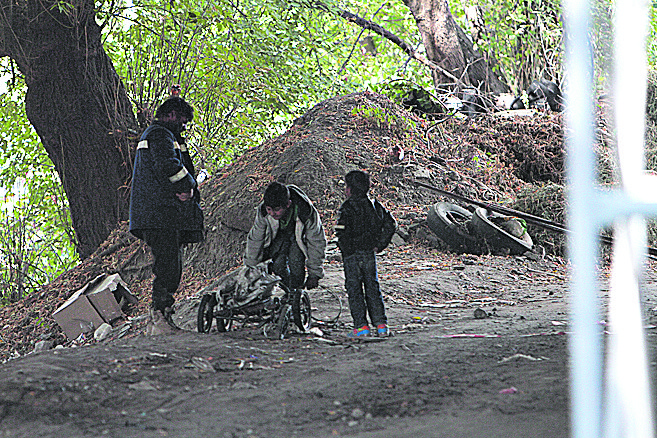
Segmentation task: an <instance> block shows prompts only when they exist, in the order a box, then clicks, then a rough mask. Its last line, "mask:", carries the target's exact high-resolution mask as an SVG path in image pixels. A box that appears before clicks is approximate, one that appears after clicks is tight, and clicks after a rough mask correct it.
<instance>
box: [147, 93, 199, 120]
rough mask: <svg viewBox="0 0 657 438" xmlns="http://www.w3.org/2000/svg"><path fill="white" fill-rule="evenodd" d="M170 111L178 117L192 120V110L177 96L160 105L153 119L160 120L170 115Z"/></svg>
mask: <svg viewBox="0 0 657 438" xmlns="http://www.w3.org/2000/svg"><path fill="white" fill-rule="evenodd" d="M172 111H175V112H176V113H178V115H181V116H183V117H186V118H187V119H188V120H190V121H191V120H192V119H193V118H194V108H192V106H191V105H190V104H188V103H187V102H185V99H183V98H182V97H178V96H174V97H170V98H168V99H167V100H165V101H164V102H162V105H160V106H159V108H158V109H157V111H156V112H155V118H156V119H159V118H162V117H164V116H166V115H168V114H171V112H172Z"/></svg>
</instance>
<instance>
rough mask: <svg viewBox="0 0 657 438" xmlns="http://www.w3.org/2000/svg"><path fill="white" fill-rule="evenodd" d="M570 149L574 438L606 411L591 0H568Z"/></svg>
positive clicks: (581, 437)
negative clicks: (595, 189) (589, 1)
mask: <svg viewBox="0 0 657 438" xmlns="http://www.w3.org/2000/svg"><path fill="white" fill-rule="evenodd" d="M564 12H565V20H566V21H565V24H566V28H565V34H566V38H565V41H566V126H567V128H568V129H569V130H570V131H571V136H570V137H569V141H568V144H567V149H566V152H567V154H566V166H567V171H568V199H569V210H568V215H567V217H568V227H569V228H570V230H572V233H571V234H570V238H569V242H568V252H569V257H570V259H571V261H572V279H571V291H572V292H571V293H572V297H571V301H572V303H571V331H572V335H571V336H570V338H569V341H570V343H569V347H570V363H571V380H570V396H571V432H572V436H573V437H575V438H590V437H600V436H601V434H600V432H601V422H600V418H601V412H602V343H601V336H602V334H601V333H602V332H601V329H600V326H599V324H598V321H599V320H600V317H599V314H598V307H599V304H598V296H597V291H598V289H599V288H598V287H597V278H596V258H597V254H598V247H597V235H598V231H599V227H600V223H599V222H597V219H596V218H595V214H594V211H595V201H594V199H595V193H594V184H595V173H594V169H595V159H594V158H595V157H594V154H593V123H594V121H593V107H592V100H593V99H592V89H593V53H592V51H591V45H590V41H589V30H590V15H591V12H590V7H589V3H588V1H586V0H565V1H564Z"/></svg>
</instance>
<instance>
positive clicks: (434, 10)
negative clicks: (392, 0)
mask: <svg viewBox="0 0 657 438" xmlns="http://www.w3.org/2000/svg"><path fill="white" fill-rule="evenodd" d="M404 4H405V5H406V6H408V8H409V9H410V10H411V13H412V14H413V17H414V18H415V22H416V23H417V27H418V29H419V31H420V35H421V36H422V42H423V43H424V47H425V50H426V52H427V58H429V60H430V61H433V62H434V63H436V64H438V65H439V66H440V67H442V70H443V71H441V70H436V69H434V70H432V76H433V81H434V85H435V87H436V89H437V90H439V91H440V90H444V89H446V88H447V89H453V88H458V89H462V88H463V87H464V86H468V85H472V86H474V87H477V88H478V89H479V91H481V92H493V93H503V92H508V91H509V87H508V86H507V85H506V83H505V82H504V81H503V78H500V77H499V75H498V74H496V73H495V72H494V71H493V70H492V69H491V67H490V65H489V63H488V62H486V60H485V59H484V58H483V56H482V55H481V54H480V53H479V52H477V51H476V50H475V49H474V47H473V44H472V41H470V39H469V38H468V37H467V35H466V34H465V32H464V31H463V30H462V29H461V28H460V27H459V26H458V25H457V24H456V22H455V21H454V17H452V13H451V12H450V10H449V5H448V4H447V1H446V0H404ZM445 72H448V73H449V74H446V73H445Z"/></svg>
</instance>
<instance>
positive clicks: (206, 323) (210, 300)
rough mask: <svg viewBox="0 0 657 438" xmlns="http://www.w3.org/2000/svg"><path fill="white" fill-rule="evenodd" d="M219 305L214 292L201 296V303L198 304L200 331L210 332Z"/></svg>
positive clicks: (197, 320)
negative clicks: (215, 309)
mask: <svg viewBox="0 0 657 438" xmlns="http://www.w3.org/2000/svg"><path fill="white" fill-rule="evenodd" d="M216 305H217V298H216V296H215V294H214V293H211V294H205V295H203V298H201V304H200V305H199V306H198V315H197V319H196V325H197V328H198V332H199V333H210V330H211V329H212V321H213V320H214V308H215V306H216Z"/></svg>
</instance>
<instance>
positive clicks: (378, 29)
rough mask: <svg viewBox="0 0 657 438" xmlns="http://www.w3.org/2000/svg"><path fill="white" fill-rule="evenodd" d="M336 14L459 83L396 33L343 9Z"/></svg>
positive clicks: (457, 79)
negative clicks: (391, 43)
mask: <svg viewBox="0 0 657 438" xmlns="http://www.w3.org/2000/svg"><path fill="white" fill-rule="evenodd" d="M337 13H338V15H339V16H340V17H341V18H344V19H345V20H347V21H350V22H352V23H354V24H357V25H358V26H360V27H362V28H363V29H367V30H371V31H373V32H374V33H376V34H378V35H381V36H382V37H384V38H386V39H387V40H389V41H391V42H393V43H394V44H396V45H397V46H399V47H400V48H401V49H402V50H403V51H404V52H406V54H407V55H408V56H410V57H411V58H413V59H415V60H417V61H419V62H420V63H421V64H424V65H425V66H427V67H429V68H430V69H431V70H438V71H440V72H441V73H442V74H444V75H445V76H447V77H448V78H450V79H452V80H453V81H454V82H455V83H457V84H458V83H460V82H461V81H460V80H459V78H457V77H456V76H454V75H453V74H451V73H450V72H448V71H447V70H445V69H444V68H442V67H441V66H439V65H438V64H436V63H435V62H433V61H431V60H429V59H427V58H426V57H425V56H423V55H420V54H418V53H417V52H416V51H415V49H413V47H411V46H410V45H409V44H408V43H406V41H404V40H402V39H401V38H399V37H398V36H397V35H395V34H394V33H392V32H390V31H389V30H386V29H385V28H383V27H382V26H380V25H378V24H376V23H373V22H371V21H369V20H366V19H364V18H362V17H359V16H358V15H355V14H352V13H351V12H349V11H346V10H344V9H341V10H338V11H337Z"/></svg>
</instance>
